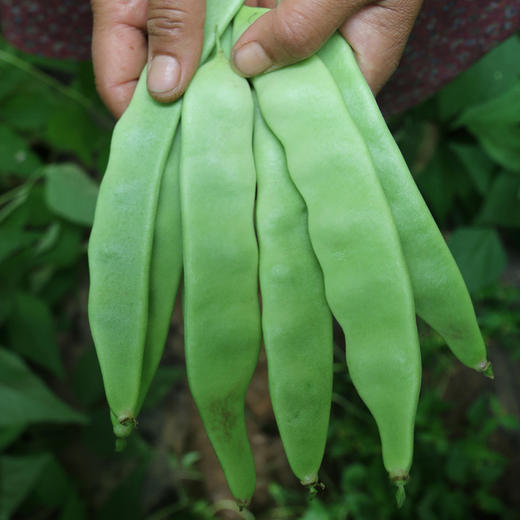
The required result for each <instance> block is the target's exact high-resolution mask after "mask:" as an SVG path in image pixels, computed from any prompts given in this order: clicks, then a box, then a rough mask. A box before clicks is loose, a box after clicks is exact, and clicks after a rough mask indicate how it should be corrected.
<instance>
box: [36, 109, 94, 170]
mask: <svg viewBox="0 0 520 520" xmlns="http://www.w3.org/2000/svg"><path fill="white" fill-rule="evenodd" d="M98 134H99V129H98V127H97V126H96V125H95V124H94V122H93V121H92V119H91V117H90V115H89V114H88V112H87V111H86V110H85V109H84V108H83V107H81V106H79V105H78V104H77V103H75V102H73V101H68V102H64V103H62V105H61V108H60V110H57V111H56V112H55V113H54V114H53V115H52V117H51V118H50V120H49V124H48V126H47V131H46V134H45V138H46V140H47V142H48V143H49V144H50V145H51V146H52V147H53V148H55V149H57V150H62V151H64V152H72V153H73V154H75V155H76V156H77V157H78V158H79V159H80V160H81V161H82V162H84V163H85V164H86V165H88V166H94V164H95V163H94V155H93V154H94V152H95V150H96V149H97V143H98Z"/></svg>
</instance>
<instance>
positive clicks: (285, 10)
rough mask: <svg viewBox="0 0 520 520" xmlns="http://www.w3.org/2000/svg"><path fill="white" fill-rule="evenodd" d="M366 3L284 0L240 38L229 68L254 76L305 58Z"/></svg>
mask: <svg viewBox="0 0 520 520" xmlns="http://www.w3.org/2000/svg"><path fill="white" fill-rule="evenodd" d="M367 1H368V0H284V1H283V2H281V3H280V4H279V5H278V6H277V7H276V8H274V9H272V10H271V11H269V12H268V13H266V14H264V15H263V16H261V17H260V18H259V19H258V20H257V21H256V22H255V23H254V24H253V25H252V26H251V27H250V28H249V29H248V30H247V31H246V32H245V33H244V34H243V35H242V36H241V37H240V39H239V40H238V41H237V42H236V44H235V46H234V47H233V52H232V65H233V67H234V68H235V70H236V71H237V72H238V73H239V74H242V75H243V76H255V75H257V74H260V73H262V72H265V71H267V70H272V69H275V68H280V67H282V66H284V65H288V64H290V63H295V62H297V61H299V60H301V59H303V58H306V57H308V56H310V55H312V54H314V53H315V52H316V51H317V50H318V49H319V48H320V47H321V45H323V43H324V42H325V41H326V40H327V39H328V38H329V37H330V35H331V34H332V33H333V32H334V31H335V30H336V29H337V28H338V27H339V26H340V25H341V24H342V23H343V21H344V20H345V19H346V18H347V17H349V16H351V15H352V14H353V13H354V12H356V11H357V10H358V9H359V8H360V7H361V6H363V5H364V4H366V3H367ZM272 3H273V2H271V1H270V0H264V1H260V2H259V4H260V5H262V6H269V4H272Z"/></svg>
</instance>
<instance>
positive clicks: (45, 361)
mask: <svg viewBox="0 0 520 520" xmlns="http://www.w3.org/2000/svg"><path fill="white" fill-rule="evenodd" d="M8 331H9V339H10V341H11V344H12V346H13V348H14V349H15V350H17V351H18V352H20V353H21V354H23V355H24V356H25V357H27V358H28V359H30V360H31V361H34V362H35V363H38V364H39V365H41V366H43V367H45V368H47V369H48V370H50V371H52V372H53V373H54V374H55V375H57V376H60V377H62V376H63V366H62V363H61V359H60V356H59V351H58V344H57V341H56V332H55V330H54V319H53V317H52V313H51V311H50V309H49V307H48V306H47V304H46V303H45V302H44V301H43V300H40V299H39V298H37V297H36V296H34V295H33V294H30V293H24V292H18V293H16V295H15V298H14V302H13V310H12V314H11V319H10V321H9V322H8Z"/></svg>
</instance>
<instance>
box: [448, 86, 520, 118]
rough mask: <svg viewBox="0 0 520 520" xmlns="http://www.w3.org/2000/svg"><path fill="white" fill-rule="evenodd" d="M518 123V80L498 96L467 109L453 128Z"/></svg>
mask: <svg viewBox="0 0 520 520" xmlns="http://www.w3.org/2000/svg"><path fill="white" fill-rule="evenodd" d="M519 122H520V79H519V80H517V81H516V83H514V84H513V85H512V86H511V87H510V88H509V89H508V90H506V91H505V92H503V93H502V94H501V95H500V96H497V97H496V98H493V99H490V100H488V101H485V102H484V103H481V104H479V105H476V106H473V107H470V108H468V109H467V110H466V111H464V112H463V113H462V115H461V116H460V117H459V118H458V119H457V121H456V123H455V126H462V125H466V126H469V125H472V124H494V125H510V124H515V123H519Z"/></svg>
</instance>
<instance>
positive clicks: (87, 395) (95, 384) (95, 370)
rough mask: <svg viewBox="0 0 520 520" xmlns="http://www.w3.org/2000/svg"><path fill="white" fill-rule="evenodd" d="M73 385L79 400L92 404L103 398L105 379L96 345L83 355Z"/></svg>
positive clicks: (77, 365) (73, 378) (77, 366)
mask: <svg viewBox="0 0 520 520" xmlns="http://www.w3.org/2000/svg"><path fill="white" fill-rule="evenodd" d="M72 386H73V388H74V390H75V392H76V396H77V398H78V399H79V401H80V402H81V403H82V404H83V405H85V406H91V405H93V404H94V403H95V402H96V401H99V400H101V399H103V396H104V391H103V380H102V378H101V371H100V369H99V362H98V360H97V356H96V350H95V349H94V347H93V346H92V347H90V348H88V349H87V350H85V352H84V353H83V355H82V356H81V358H80V359H79V361H78V363H77V364H76V367H75V368H74V373H73V376H72Z"/></svg>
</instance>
